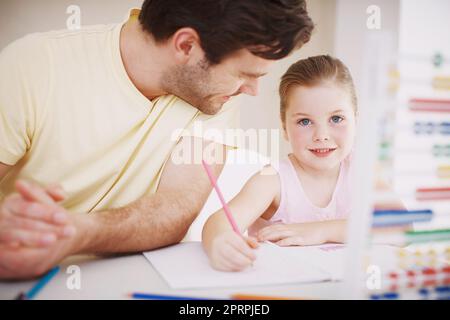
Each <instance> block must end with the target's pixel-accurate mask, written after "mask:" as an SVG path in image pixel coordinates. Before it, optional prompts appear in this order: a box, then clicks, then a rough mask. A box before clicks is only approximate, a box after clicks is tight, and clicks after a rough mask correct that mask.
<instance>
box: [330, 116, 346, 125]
mask: <svg viewBox="0 0 450 320" xmlns="http://www.w3.org/2000/svg"><path fill="white" fill-rule="evenodd" d="M342 120H344V118H342V117H341V116H332V117H331V121H332V122H333V123H339V122H341V121H342Z"/></svg>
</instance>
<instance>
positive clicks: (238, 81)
mask: <svg viewBox="0 0 450 320" xmlns="http://www.w3.org/2000/svg"><path fill="white" fill-rule="evenodd" d="M272 63H273V61H272V60H266V59H263V58H260V57H257V56H255V55H253V54H252V53H250V51H248V50H247V49H241V50H238V51H236V52H235V53H233V54H232V55H230V56H229V57H227V58H225V59H224V60H223V61H222V62H220V63H219V64H216V65H212V66H211V65H209V63H208V62H207V61H206V60H205V59H204V58H203V59H202V60H200V61H197V62H196V63H194V64H192V65H182V66H175V67H173V68H171V69H170V70H167V71H166V72H165V74H164V75H163V77H162V87H163V88H164V90H165V91H167V92H170V93H171V94H174V95H176V96H178V97H180V98H182V99H183V100H185V101H187V102H189V103H190V104H192V105H193V106H195V107H197V108H198V109H199V110H200V111H201V112H203V113H205V114H216V113H217V112H219V111H220V109H221V108H222V106H223V104H224V103H225V102H227V101H228V100H229V99H230V98H231V97H233V96H236V95H238V94H241V93H245V94H249V95H252V96H255V95H257V94H258V80H259V78H260V77H261V76H263V75H265V74H266V73H267V71H268V68H269V66H270V65H271V64H272Z"/></svg>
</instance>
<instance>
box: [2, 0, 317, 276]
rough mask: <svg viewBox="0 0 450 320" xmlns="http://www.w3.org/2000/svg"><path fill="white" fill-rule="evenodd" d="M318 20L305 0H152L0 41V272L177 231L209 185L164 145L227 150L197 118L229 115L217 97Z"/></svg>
mask: <svg viewBox="0 0 450 320" xmlns="http://www.w3.org/2000/svg"><path fill="white" fill-rule="evenodd" d="M312 29H313V24H312V21H311V20H310V18H309V17H308V15H307V12H306V6H305V3H304V1H303V0H272V1H268V0H267V1H253V0H240V1H229V0H214V1H208V0H197V1H183V0H147V1H145V2H144V4H143V6H142V9H141V11H140V12H139V10H138V11H135V10H133V11H131V15H130V18H129V19H128V21H127V22H126V23H124V24H119V25H110V26H93V27H88V28H84V29H82V30H80V31H67V30H65V31H54V32H48V33H41V34H33V35H29V36H27V37H25V38H23V39H20V40H18V41H16V42H14V43H13V44H11V45H10V46H8V47H7V48H5V49H4V50H3V51H2V53H1V55H0V179H1V180H0V278H27V277H33V276H37V275H40V274H42V273H44V272H45V271H46V270H48V269H49V268H51V267H52V266H54V265H55V264H57V263H58V262H59V261H60V260H62V259H63V258H65V257H67V256H69V255H72V254H76V253H120V252H138V251H144V250H150V249H154V248H158V247H161V246H166V245H170V244H174V243H177V242H179V241H181V240H182V238H183V237H184V235H185V233H186V231H187V230H188V228H189V225H190V224H191V223H192V221H193V220H194V219H195V217H196V215H197V214H198V213H199V212H200V210H201V208H202V206H203V204H204V202H205V200H206V198H207V196H208V194H209V192H210V191H211V186H210V184H209V181H208V179H207V176H206V175H205V173H204V171H203V168H202V166H201V164H198V163H185V164H177V163H175V162H174V161H173V159H172V157H171V155H172V154H174V153H176V152H179V150H180V149H182V150H186V149H187V148H191V146H192V143H193V142H199V141H200V143H201V144H202V145H203V146H209V144H214V146H215V147H219V148H215V150H222V151H223V153H226V148H227V147H226V145H227V144H229V143H228V142H227V141H225V140H221V139H219V138H217V139H216V140H214V141H208V140H204V139H202V137H201V136H196V135H195V133H191V132H192V131H190V129H192V125H193V123H194V122H195V121H200V122H201V123H202V125H203V129H211V128H215V129H224V128H226V127H227V126H230V125H231V124H232V121H233V119H234V114H235V110H234V108H231V107H227V106H225V107H223V108H222V106H223V104H224V103H225V102H227V101H228V100H229V99H230V97H232V96H235V95H238V94H241V93H245V94H250V95H256V94H257V86H258V85H257V83H258V78H259V77H261V76H263V75H264V74H265V73H267V70H268V67H269V66H270V64H271V63H272V61H273V60H277V59H281V58H283V57H285V56H286V55H288V54H289V53H290V52H292V51H293V50H294V49H296V48H299V47H301V46H302V45H303V44H304V43H306V42H307V41H308V40H309V37H310V34H311V31H312ZM179 129H184V130H181V131H180V130H179ZM177 130H178V131H177ZM174 132H184V134H180V135H179V136H176V137H175V138H174V137H173V133H174ZM186 132H187V133H186ZM217 157H220V155H217ZM221 169H222V166H221V164H220V163H216V164H215V165H214V166H213V170H214V172H215V174H216V175H218V174H219V173H220V172H221ZM54 183H56V184H57V185H52V184H54ZM63 190H64V192H63ZM69 213H70V214H69ZM82 213H84V214H82ZM87 213H89V214H87Z"/></svg>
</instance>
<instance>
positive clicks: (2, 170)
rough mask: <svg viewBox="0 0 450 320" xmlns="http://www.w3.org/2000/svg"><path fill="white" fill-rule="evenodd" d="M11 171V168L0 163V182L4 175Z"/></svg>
mask: <svg viewBox="0 0 450 320" xmlns="http://www.w3.org/2000/svg"><path fill="white" fill-rule="evenodd" d="M9 169H11V166H9V165H7V164H4V163H2V162H0V180H2V178H3V177H4V176H5V175H6V173H7V172H8V171H9Z"/></svg>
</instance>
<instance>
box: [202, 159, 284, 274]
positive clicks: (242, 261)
mask: <svg viewBox="0 0 450 320" xmlns="http://www.w3.org/2000/svg"><path fill="white" fill-rule="evenodd" d="M279 190H280V183H279V178H278V174H277V172H276V171H275V170H274V169H273V168H272V167H265V168H264V169H263V171H261V172H258V173H256V174H255V175H253V176H252V177H251V178H250V180H248V181H247V183H246V184H245V185H244V187H243V188H242V190H241V191H240V192H239V193H238V194H237V195H236V196H235V197H234V198H233V199H232V200H231V201H230V202H229V203H228V206H229V208H230V211H231V214H232V215H233V218H234V220H235V221H236V224H237V226H238V228H239V230H240V232H241V234H242V233H243V232H245V231H246V230H247V228H248V227H249V226H250V225H251V224H252V223H253V222H254V221H255V220H256V219H257V218H258V217H260V216H261V215H262V214H263V213H264V212H265V211H266V210H267V208H268V207H269V206H270V205H271V204H272V202H273V200H274V199H275V197H276V195H277V194H278V192H279ZM202 243H203V247H204V249H205V251H206V253H207V254H208V256H209V258H210V260H211V263H212V265H213V267H215V268H216V269H220V270H242V269H244V268H245V267H246V266H248V265H250V264H251V263H252V261H253V260H254V259H255V256H254V253H253V252H252V250H251V247H256V246H257V244H256V242H255V241H254V240H252V239H250V240H249V239H244V238H242V237H241V236H239V235H237V234H236V233H235V232H234V231H233V230H232V228H231V225H230V223H229V222H228V220H227V217H226V215H225V212H224V211H223V209H220V210H218V211H217V212H215V213H214V214H213V215H211V216H210V217H209V219H208V220H207V221H206V223H205V225H204V227H203V232H202Z"/></svg>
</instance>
